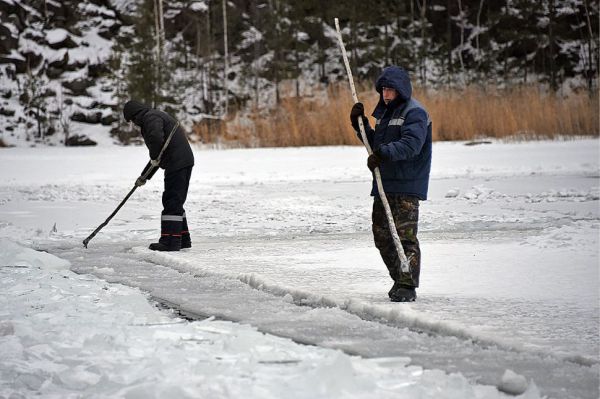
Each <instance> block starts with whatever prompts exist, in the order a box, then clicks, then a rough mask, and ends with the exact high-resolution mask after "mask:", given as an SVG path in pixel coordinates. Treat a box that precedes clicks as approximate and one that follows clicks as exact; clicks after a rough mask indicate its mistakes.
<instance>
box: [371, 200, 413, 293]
mask: <svg viewBox="0 0 600 399" xmlns="http://www.w3.org/2000/svg"><path fill="white" fill-rule="evenodd" d="M387 198H388V202H389V204H390V208H391V210H392V215H393V216H394V221H395V223H396V231H397V232H398V236H399V237H400V242H401V243H402V248H403V249H404V253H405V254H406V257H407V258H408V260H409V262H410V273H403V272H402V271H401V269H400V258H399V257H398V252H397V251H396V246H395V245H394V240H393V239H392V234H391V233H390V229H389V225H388V220H387V216H386V214H385V209H384V207H383V203H382V202H381V199H380V198H379V197H377V196H376V197H375V200H374V202H373V238H374V240H375V246H376V247H377V249H379V253H380V254H381V258H382V259H383V262H384V263H385V265H386V266H387V268H388V271H389V273H390V277H391V278H392V279H393V280H394V282H396V283H399V284H401V285H407V286H412V287H418V286H419V274H420V272H421V249H420V248H419V240H418V239H417V225H418V222H419V199H418V198H417V197H414V196H409V195H402V194H388V195H387Z"/></svg>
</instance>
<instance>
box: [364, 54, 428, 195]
mask: <svg viewBox="0 0 600 399" xmlns="http://www.w3.org/2000/svg"><path fill="white" fill-rule="evenodd" d="M383 87H391V88H394V89H395V90H396V91H397V92H398V97H396V99H394V100H393V101H391V102H390V103H389V104H388V105H386V104H385V102H384V101H383V95H382V88H383ZM375 89H376V90H377V92H378V93H379V103H378V104H377V106H376V107H375V110H374V111H373V114H372V115H373V116H374V117H375V119H376V121H377V122H376V124H375V129H373V128H371V126H370V125H369V124H368V121H367V123H366V124H365V132H366V134H367V138H368V140H369V144H371V148H372V149H373V151H376V150H377V151H378V152H379V153H380V155H381V158H382V159H383V161H382V163H381V165H380V167H379V170H380V171H381V180H382V183H383V189H384V190H385V192H386V194H408V195H414V196H416V197H418V198H419V199H421V200H426V199H427V190H428V188H429V173H430V170H431V120H430V119H429V115H428V113H427V111H426V110H425V108H424V107H423V105H421V104H420V103H419V102H418V101H417V100H415V99H413V98H412V86H411V84H410V78H409V77H408V73H407V72H406V71H405V70H404V69H402V68H400V67H397V66H390V67H387V68H385V69H384V70H383V72H382V74H381V76H379V78H378V79H377V82H376V83H375ZM365 120H366V118H365ZM359 138H360V133H359ZM371 195H376V196H378V195H379V194H378V192H377V184H376V183H375V178H373V189H372V190H371Z"/></svg>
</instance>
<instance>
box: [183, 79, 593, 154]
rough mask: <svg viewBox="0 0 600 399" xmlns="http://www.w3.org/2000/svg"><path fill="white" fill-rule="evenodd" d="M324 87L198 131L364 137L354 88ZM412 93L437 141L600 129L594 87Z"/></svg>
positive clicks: (274, 142)
mask: <svg viewBox="0 0 600 399" xmlns="http://www.w3.org/2000/svg"><path fill="white" fill-rule="evenodd" d="M322 94H323V95H322V96H320V97H312V98H306V97H305V98H286V99H284V100H282V102H281V103H280V104H279V106H278V107H277V108H276V109H275V110H271V111H264V110H263V111H261V112H257V111H254V112H249V113H247V114H246V116H244V117H241V116H236V117H235V118H234V119H232V120H230V121H226V122H225V121H218V120H209V121H204V122H203V123H201V124H197V125H196V126H195V127H194V132H195V134H196V137H197V138H198V139H199V140H200V141H201V142H203V143H211V144H214V143H217V144H220V145H224V146H235V147H259V146H261V147H288V146H316V145H358V144H360V142H359V141H358V140H357V138H356V134H355V132H354V131H353V129H352V128H351V126H350V121H349V112H350V108H351V107H352V97H351V95H350V93H349V91H348V90H347V89H345V88H343V87H339V86H338V87H331V88H329V89H328V90H327V92H325V93H322ZM414 96H415V97H416V98H418V99H419V100H420V101H421V102H422V103H423V104H424V105H425V106H426V108H427V110H428V111H429V113H430V115H431V119H432V121H433V139H434V140H475V139H482V138H500V139H509V140H511V139H512V140H528V139H540V138H557V137H568V136H598V135H599V134H600V133H599V130H600V129H599V126H598V124H599V117H598V95H597V94H596V95H595V96H592V97H590V96H589V95H588V93H587V92H585V93H574V94H572V95H570V96H568V97H560V96H558V95H555V94H549V93H543V92H542V91H541V90H539V89H537V88H534V87H522V88H516V89H511V90H497V89H481V88H475V87H470V88H467V89H464V90H460V91H458V90H452V91H451V90H436V91H424V90H421V89H418V88H417V89H415V93H414ZM359 98H360V99H361V101H363V102H364V103H365V108H366V109H367V110H372V109H373V107H374V106H375V105H376V103H377V100H378V95H377V93H376V92H375V91H374V90H372V89H369V90H365V91H362V92H361V93H359ZM368 113H370V112H368ZM370 119H371V125H373V119H372V118H370Z"/></svg>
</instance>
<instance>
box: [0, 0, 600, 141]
mask: <svg viewBox="0 0 600 399" xmlns="http://www.w3.org/2000/svg"><path fill="white" fill-rule="evenodd" d="M158 3H160V4H162V5H163V7H162V11H163V12H162V13H158V12H157V7H158V6H157V4H158ZM422 5H423V7H422ZM598 13H599V9H598V3H597V2H589V1H584V0H568V1H567V0H564V1H558V2H554V1H549V0H523V1H519V2H514V1H509V2H484V1H479V0H463V1H459V2H447V1H445V0H434V1H428V2H423V3H422V4H421V3H420V2H415V1H397V2H388V1H381V0H377V1H373V2H372V4H371V5H370V6H369V9H368V12H366V11H365V5H364V2H362V1H358V0H347V1H344V2H319V1H314V0H281V1H277V2H272V1H267V0H252V1H247V0H228V1H224V2H223V1H218V2H217V1H209V0H178V1H161V2H159V1H158V0H86V1H72V0H65V1H57V0H47V1H34V0H0V39H1V41H0V140H1V142H0V145H2V143H3V144H4V145H18V146H31V145H46V144H49V145H60V144H64V143H65V142H66V143H67V144H69V145H93V144H94V142H95V143H101V144H111V143H113V142H114V141H117V142H119V143H129V142H130V141H132V140H133V141H135V139H134V138H133V137H134V134H133V133H132V131H131V129H129V128H128V127H127V125H125V124H123V121H122V120H120V118H121V116H120V108H119V105H120V104H122V103H123V102H124V101H125V100H126V99H129V98H132V97H133V98H135V99H137V100H140V101H143V102H146V103H148V104H153V105H155V106H157V107H159V108H161V109H163V110H167V111H170V112H172V113H173V114H175V115H177V117H178V118H179V119H181V121H182V123H183V124H184V126H185V127H186V128H188V130H189V131H190V132H191V127H192V126H193V125H194V124H200V123H205V124H209V123H210V122H207V121H214V120H215V119H216V120H220V118H222V117H223V116H224V115H225V113H228V114H229V115H233V114H234V113H235V112H238V111H239V112H240V113H241V114H242V115H244V116H246V114H247V113H253V112H256V109H262V110H265V109H270V108H272V107H275V106H276V105H278V104H281V101H282V99H284V98H286V97H294V98H295V97H300V98H312V97H314V96H315V95H317V94H316V93H324V92H325V93H326V92H327V90H328V89H331V88H332V84H335V83H336V82H340V81H342V82H344V83H345V78H346V77H345V75H344V68H343V67H342V65H341V58H340V50H339V48H338V43H337V40H336V33H335V29H334V28H333V18H334V17H339V18H340V21H341V23H342V31H343V35H344V37H345V40H346V41H347V43H346V44H347V48H348V50H349V56H350V59H351V63H352V66H353V69H354V71H355V74H356V76H355V78H356V79H357V80H358V81H360V80H365V81H369V82H371V81H373V80H374V79H375V77H376V76H377V75H378V74H379V72H380V71H381V69H382V68H383V67H384V66H386V65H390V64H398V65H403V66H404V67H405V68H406V69H407V70H408V71H409V72H410V74H411V76H412V78H413V80H414V82H415V83H416V84H418V85H419V86H420V87H422V88H426V89H432V88H433V89H436V88H439V87H444V88H448V87H450V88H452V87H454V88H464V87H465V86H467V87H468V86H469V85H474V86H477V87H479V88H481V87H484V88H485V87H486V85H489V86H490V87H497V88H510V87H519V86H529V85H533V86H535V87H540V88H542V91H549V92H555V93H558V94H559V95H561V96H562V95H569V94H570V93H572V92H573V91H575V90H579V91H584V90H588V91H589V92H590V93H597V87H598V85H597V83H598V70H599V68H598V63H599V61H598V60H599V58H598V57H599V55H600V53H599V51H598V49H599V45H598V25H597V24H596V23H593V21H597V19H598ZM160 26H162V27H163V28H158V27H160ZM225 28H227V30H226V29H225ZM226 32H227V36H226ZM225 43H227V46H225ZM226 111H227V112H226ZM203 121H204V122H203ZM211 128H212V126H211ZM523 129H526V127H523ZM515 133H516V132H515ZM541 133H542V134H544V133H547V132H541ZM586 133H587V134H594V133H596V132H595V131H592V132H586Z"/></svg>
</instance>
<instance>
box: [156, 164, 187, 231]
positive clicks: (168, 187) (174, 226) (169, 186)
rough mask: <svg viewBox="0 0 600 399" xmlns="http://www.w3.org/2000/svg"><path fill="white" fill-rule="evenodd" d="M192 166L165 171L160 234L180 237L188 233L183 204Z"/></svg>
mask: <svg viewBox="0 0 600 399" xmlns="http://www.w3.org/2000/svg"><path fill="white" fill-rule="evenodd" d="M191 176H192V167H191V166H190V167H187V168H183V169H178V170H175V171H171V172H168V173H165V190H164V191H163V194H162V204H163V210H162V217H161V226H162V227H161V235H162V236H163V237H165V236H167V237H168V236H177V237H180V236H181V234H182V233H184V234H186V233H188V232H187V230H188V228H187V218H186V215H185V209H184V208H183V205H184V204H185V200H186V198H187V193H188V188H189V186H190V177H191Z"/></svg>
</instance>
